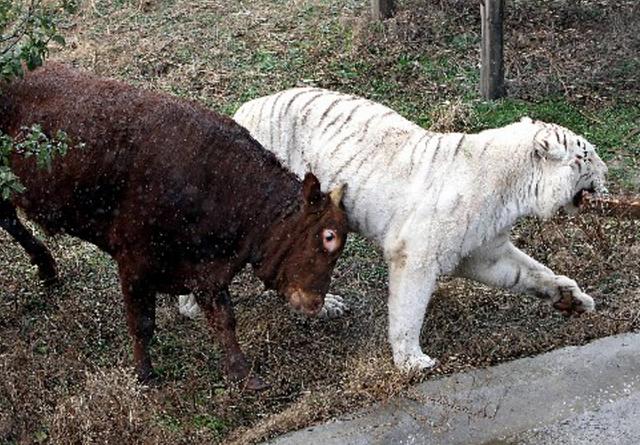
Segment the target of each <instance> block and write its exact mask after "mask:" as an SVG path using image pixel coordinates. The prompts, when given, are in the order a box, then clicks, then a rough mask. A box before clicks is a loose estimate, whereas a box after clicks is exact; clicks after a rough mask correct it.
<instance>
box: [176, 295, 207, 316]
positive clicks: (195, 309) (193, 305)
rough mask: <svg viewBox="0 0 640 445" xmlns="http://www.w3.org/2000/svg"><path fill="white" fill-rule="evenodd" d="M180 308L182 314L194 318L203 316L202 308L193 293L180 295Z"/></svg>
mask: <svg viewBox="0 0 640 445" xmlns="http://www.w3.org/2000/svg"><path fill="white" fill-rule="evenodd" d="M178 310H179V311H180V313H181V314H182V315H184V316H185V317H187V318H191V319H192V320H195V319H196V318H199V317H201V316H202V310H201V309H200V306H198V303H197V302H196V297H194V296H193V294H188V295H180V296H179V297H178Z"/></svg>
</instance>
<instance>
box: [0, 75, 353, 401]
mask: <svg viewBox="0 0 640 445" xmlns="http://www.w3.org/2000/svg"><path fill="white" fill-rule="evenodd" d="M1 91H2V93H1V94H0V130H2V131H3V132H5V133H7V134H9V135H11V136H14V137H19V135H20V133H21V128H23V127H25V126H31V125H32V124H34V123H38V124H40V125H42V128H43V131H45V132H46V133H47V134H53V133H55V132H56V131H57V130H59V129H60V130H63V131H65V132H66V133H67V135H68V136H69V138H70V140H71V141H75V142H76V143H77V142H82V143H83V144H85V148H74V149H71V150H70V151H69V153H68V154H67V155H66V156H64V157H59V158H57V159H55V160H54V162H53V165H52V168H51V169H50V170H49V171H48V170H46V169H39V168H37V167H36V164H35V161H34V159H33V158H26V159H25V157H23V156H21V155H19V154H14V155H13V157H12V159H11V167H12V169H13V171H14V172H15V173H16V174H17V175H18V177H19V178H20V180H21V181H22V183H23V184H24V185H25V186H26V192H24V193H21V194H16V195H14V197H13V198H12V200H11V201H0V227H2V228H4V229H5V230H7V231H8V232H9V233H10V234H11V235H12V236H13V237H14V238H15V239H16V240H17V241H18V242H19V243H20V244H21V245H22V246H23V247H24V249H25V250H26V251H27V252H28V254H29V255H30V257H31V260H32V262H33V263H35V264H36V265H37V266H38V269H39V274H40V277H41V278H43V279H45V280H49V281H51V280H54V279H55V278H56V269H55V263H54V261H53V258H52V257H51V254H50V253H49V251H48V250H47V248H46V247H45V246H44V245H43V244H42V243H40V242H39V241H38V240H36V239H35V238H34V237H33V236H32V234H31V233H30V232H29V231H28V230H27V229H25V227H24V226H23V225H22V224H21V223H20V221H19V220H18V218H17V216H16V207H19V208H21V209H23V211H24V212H25V213H26V215H27V216H28V217H29V218H31V219H32V220H33V221H35V222H37V223H38V224H39V225H40V226H41V227H42V228H43V229H44V230H45V231H46V232H47V233H59V232H66V233H68V234H70V235H73V236H77V237H79V238H81V239H83V240H86V241H89V242H91V243H93V244H95V245H97V246H98V247H100V248H101V249H102V250H104V251H106V252H107V253H109V254H110V255H111V256H112V257H113V258H114V259H115V261H116V263H117V265H118V272H119V276H120V283H121V286H122V292H123V294H124V301H125V305H126V311H127V321H128V325H129V332H130V334H131V336H132V337H133V343H134V346H133V354H134V359H135V363H136V368H137V372H138V376H139V378H140V380H141V381H148V380H149V379H150V378H152V377H153V368H152V366H151V359H150V356H149V352H148V348H149V343H150V341H151V338H152V335H153V330H154V326H155V298H156V293H158V292H163V293H169V294H184V293H188V292H193V293H194V294H195V295H196V298H197V301H198V303H199V304H200V305H201V307H202V308H203V309H204V311H205V312H206V315H207V318H208V320H209V323H210V324H211V326H212V327H213V330H214V331H215V333H216V334H217V336H218V337H219V339H220V341H221V343H222V347H223V349H224V351H225V353H226V354H225V368H226V371H227V372H228V374H229V376H230V377H231V378H232V379H234V380H245V379H246V385H247V387H250V388H255V389H258V388H260V387H262V386H263V383H262V381H261V380H260V378H259V377H257V376H250V375H249V374H250V373H249V367H248V365H247V362H246V359H245V357H244V355H243V353H242V351H241V350H240V347H239V345H238V342H237V340H236V336H235V320H234V315H233V310H232V307H231V304H230V302H229V292H228V286H229V283H230V282H231V279H232V277H233V276H234V275H235V274H236V273H238V271H240V270H241V269H242V268H243V266H244V265H245V264H247V263H250V264H251V265H252V266H253V268H254V270H255V273H256V274H257V276H258V277H259V278H260V279H261V280H262V281H263V282H264V283H265V284H266V285H267V287H270V288H273V289H275V290H277V291H279V292H280V293H281V294H284V295H285V296H286V297H287V298H288V300H289V302H290V304H291V305H292V306H293V307H294V308H296V309H298V310H300V311H303V312H305V313H306V314H309V315H313V314H316V313H317V312H318V311H319V310H320V309H321V308H322V305H323V302H324V295H325V293H326V292H327V289H328V286H329V281H330V275H331V271H332V269H333V266H334V265H335V263H336V260H337V258H338V256H339V254H340V252H341V251H342V248H343V246H344V242H345V240H346V236H347V223H346V218H345V215H344V213H343V211H342V209H341V208H340V196H341V190H340V189H337V190H334V192H332V193H331V194H330V195H325V194H323V193H321V192H320V186H319V183H318V181H317V179H316V178H315V177H314V176H313V175H312V174H307V176H306V177H305V179H304V182H303V183H301V182H300V181H299V180H298V179H297V178H296V176H295V175H293V174H292V173H290V172H289V171H288V170H286V169H285V168H283V167H282V166H280V164H279V163H278V162H277V161H276V158H275V157H274V155H273V154H271V153H269V152H267V151H266V150H264V149H263V148H262V147H261V146H260V144H258V142H256V141H255V140H254V139H253V138H252V137H251V136H250V135H249V132H248V131H246V130H245V129H244V128H242V127H240V126H239V125H238V124H236V123H235V122H234V121H233V120H231V119H230V118H228V117H224V116H221V115H218V114H217V113H214V112H212V111H210V110H207V109H205V108H204V107H202V106H200V105H198V104H195V103H193V102H189V101H185V100H179V99H177V98H174V97H171V96H168V95H164V94H155V93H151V92H148V91H144V90H141V89H137V88H133V87H130V86H127V85H124V84H122V83H120V82H116V81H113V80H102V79H98V78H95V77H92V76H90V75H87V74H83V73H81V72H78V71H75V70H72V69H70V68H67V67H65V66H63V65H59V64H49V65H48V66H47V67H44V68H41V69H38V70H36V71H35V72H32V73H29V74H28V75H27V76H26V77H25V79H23V80H20V81H15V82H13V83H12V84H10V85H4V86H3V87H2V89H1Z"/></svg>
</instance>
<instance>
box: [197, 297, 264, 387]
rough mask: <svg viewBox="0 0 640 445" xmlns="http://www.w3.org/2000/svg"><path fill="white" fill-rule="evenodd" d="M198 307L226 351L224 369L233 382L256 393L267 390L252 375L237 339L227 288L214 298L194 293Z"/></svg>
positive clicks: (262, 383) (260, 380)
mask: <svg viewBox="0 0 640 445" xmlns="http://www.w3.org/2000/svg"><path fill="white" fill-rule="evenodd" d="M194 294H195V297H196V299H197V301H198V305H200V307H201V308H202V310H203V311H204V313H205V315H206V317H207V319H208V320H209V324H210V325H211V327H212V328H213V330H214V332H215V334H216V337H217V338H218V340H219V341H220V343H221V345H222V349H223V351H224V355H225V357H224V364H225V365H224V368H225V372H226V373H227V375H228V376H229V378H230V379H231V380H234V381H237V382H240V383H241V384H242V385H243V386H244V387H245V388H247V389H251V390H254V391H259V390H262V389H265V388H266V387H267V385H266V384H265V383H264V381H263V380H262V379H261V378H260V377H258V376H257V375H255V374H254V375H251V369H250V368H249V365H248V363H247V359H246V358H245V356H244V353H243V352H242V350H241V349H240V345H239V344H238V339H237V338H236V319H235V316H234V314H233V307H232V306H231V299H230V296H229V291H228V290H227V289H226V288H225V289H222V290H220V291H218V292H216V293H215V294H214V295H213V296H212V295H211V294H206V293H203V292H201V291H197V292H195V293H194Z"/></svg>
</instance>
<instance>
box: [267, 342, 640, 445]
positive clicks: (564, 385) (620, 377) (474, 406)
mask: <svg viewBox="0 0 640 445" xmlns="http://www.w3.org/2000/svg"><path fill="white" fill-rule="evenodd" d="M639 403H640V334H624V335H619V336H614V337H608V338H604V339H600V340H596V341H594V342H593V343H590V344H588V345H586V346H580V347H567V348H563V349H559V350H556V351H552V352H549V353H547V354H543V355H540V356H537V357H531V358H525V359H520V360H515V361H513V362H509V363H505V364H502V365H498V366H495V367H492V368H488V369H480V370H474V371H471V372H466V373H461V374H455V375H451V376H448V377H444V378H442V379H438V380H432V381H428V382H425V383H423V384H420V385H417V386H416V387H414V388H412V389H411V390H410V391H409V395H408V396H405V397H403V398H398V399H394V400H392V401H390V402H388V403H386V404H383V405H379V406H375V407H373V408H371V409H370V410H368V411H367V412H364V413H360V414H358V415H356V416H354V417H353V418H351V419H345V420H340V421H335V422H331V423H327V424H324V425H320V426H316V427H313V428H308V429H306V430H301V431H297V432H293V433H289V434H287V435H285V436H282V437H280V438H276V439H275V440H273V441H271V442H269V443H271V444H273V445H293V444H296V445H297V444H305V443H307V444H322V445H331V444H340V445H344V444H353V445H359V444H362V445H364V444H367V445H368V444H511V443H522V442H527V443H568V442H564V441H563V440H561V439H558V437H560V436H558V435H561V434H565V435H567V434H568V435H569V436H570V437H573V438H576V437H578V436H577V435H573V434H572V433H571V428H570V424H571V422H569V423H567V422H566V420H568V419H576V422H578V421H580V422H582V424H583V426H584V424H585V422H586V423H587V424H589V425H594V428H595V427H597V430H598V431H600V432H602V431H605V432H606V430H607V428H609V426H608V425H609V424H610V427H611V428H615V427H617V428H618V431H616V433H617V434H618V437H621V441H618V442H615V443H621V444H622V443H629V444H631V443H633V444H638V443H640V421H638V422H635V420H631V421H629V422H623V421H621V419H620V416H621V415H622V416H623V417H624V416H625V415H626V414H625V413H633V412H635V413H639V412H640V408H639V406H638V404H639ZM607 413H609V420H607V419H606V417H607ZM603 416H604V417H605V418H600V417H603ZM589 419H591V420H589ZM608 422H609V423H608ZM614 423H615V425H614ZM636 424H638V426H637V427H636V426H635V425H636ZM563 425H564V426H563ZM567 425H568V427H567ZM621 425H622V427H624V428H626V431H620V430H619V429H620V428H621ZM625 425H626V426H625ZM587 426H588V425H587ZM563 431H564V433H563ZM635 434H637V436H635ZM545 437H546V438H548V439H549V440H550V442H545V440H546V439H544V438H545ZM552 437H553V438H554V439H553V440H551V438H552ZM585 437H587V436H585ZM604 437H608V436H606V435H605V436H604ZM632 437H633V439H632ZM627 439H628V441H626V440H627ZM585 440H587V439H585ZM571 443H583V442H579V441H578V442H576V441H575V440H572V442H571ZM584 443H595V442H589V441H585V442H584ZM609 443H612V442H609Z"/></svg>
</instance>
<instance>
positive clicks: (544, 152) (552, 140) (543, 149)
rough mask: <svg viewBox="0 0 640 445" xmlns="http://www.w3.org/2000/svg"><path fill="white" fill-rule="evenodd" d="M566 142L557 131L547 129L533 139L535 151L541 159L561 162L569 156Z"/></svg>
mask: <svg viewBox="0 0 640 445" xmlns="http://www.w3.org/2000/svg"><path fill="white" fill-rule="evenodd" d="M563 141H564V142H563ZM566 141H567V139H566V137H562V136H561V135H560V134H558V132H557V130H555V129H545V130H543V131H541V132H539V133H538V134H537V135H536V136H535V138H534V139H533V149H534V152H535V154H536V156H537V157H538V158H539V159H548V160H551V161H561V160H563V159H564V158H565V156H566V155H567V146H566Z"/></svg>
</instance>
